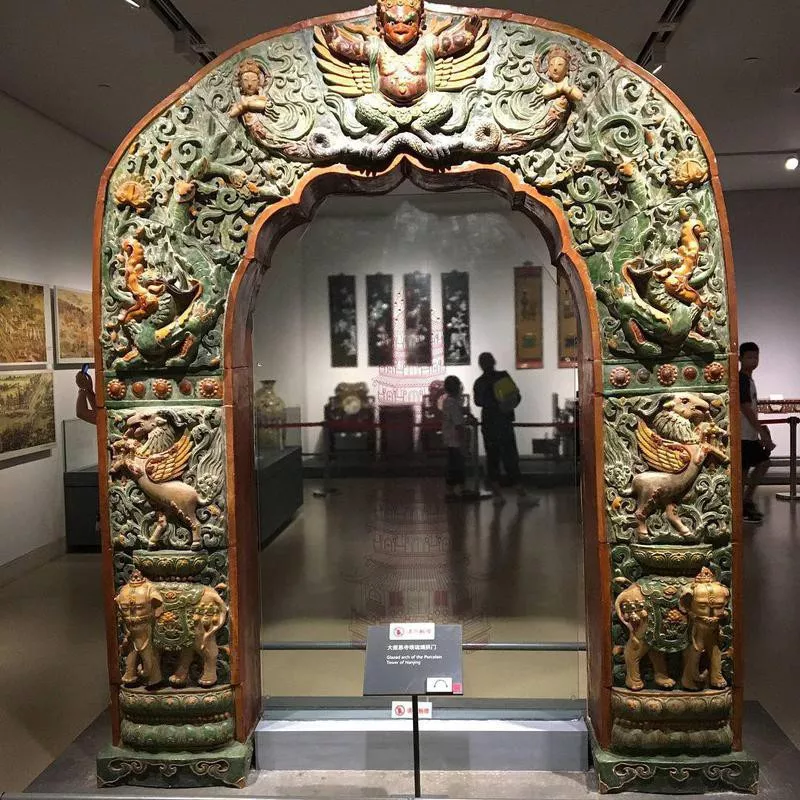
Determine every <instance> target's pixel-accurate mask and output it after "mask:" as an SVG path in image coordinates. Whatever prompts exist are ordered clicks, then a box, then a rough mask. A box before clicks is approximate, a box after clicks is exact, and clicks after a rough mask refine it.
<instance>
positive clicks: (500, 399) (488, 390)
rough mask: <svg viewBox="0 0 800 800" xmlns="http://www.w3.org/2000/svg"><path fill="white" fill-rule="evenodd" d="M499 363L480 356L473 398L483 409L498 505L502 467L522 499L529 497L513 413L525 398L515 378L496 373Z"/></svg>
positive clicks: (488, 460) (488, 465) (490, 474)
mask: <svg viewBox="0 0 800 800" xmlns="http://www.w3.org/2000/svg"><path fill="white" fill-rule="evenodd" d="M496 364H497V362H496V361H495V358H494V356H493V355H492V354H491V353H481V354H480V356H479V357H478V366H480V368H481V370H482V371H483V375H481V376H480V378H478V380H476V381H475V384H474V386H473V387H472V394H473V396H474V399H475V405H476V406H480V408H481V430H482V431H483V446H484V448H485V449H486V477H487V481H488V483H489V487H490V488H491V490H492V494H493V495H494V498H495V500H496V501H497V502H503V494H502V492H501V491H500V464H501V463H502V465H503V469H504V470H505V473H506V477H507V478H508V480H509V482H510V483H511V485H512V486H516V487H517V493H518V495H519V497H520V499H524V500H528V499H529V495H528V493H527V492H526V491H525V487H524V486H523V485H522V482H521V475H520V471H519V453H518V451H517V437H516V434H515V432H514V424H513V423H514V409H515V408H516V407H517V406H518V405H519V404H520V401H521V400H522V396H521V395H520V393H519V389H518V388H517V385H516V383H514V380H513V378H512V377H511V376H510V375H509V374H508V373H507V372H505V371H504V370H497V369H495V366H496Z"/></svg>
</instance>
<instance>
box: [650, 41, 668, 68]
mask: <svg viewBox="0 0 800 800" xmlns="http://www.w3.org/2000/svg"><path fill="white" fill-rule="evenodd" d="M666 63H667V43H666V42H653V46H652V47H651V48H650V71H651V72H652V73H653V75H657V74H658V73H659V72H661V70H662V69H663V68H664V64H666Z"/></svg>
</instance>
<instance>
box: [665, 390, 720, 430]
mask: <svg viewBox="0 0 800 800" xmlns="http://www.w3.org/2000/svg"><path fill="white" fill-rule="evenodd" d="M712 404H715V405H716V401H712V402H711V403H709V402H708V401H707V400H704V399H703V398H702V397H700V395H698V394H694V392H679V393H678V394H676V395H675V396H674V397H673V398H672V399H671V400H667V402H666V403H664V410H665V411H671V412H672V413H673V414H677V415H678V416H679V417H683V419H686V420H689V422H691V423H692V424H694V425H699V424H700V423H701V422H708V421H710V420H711V406H712Z"/></svg>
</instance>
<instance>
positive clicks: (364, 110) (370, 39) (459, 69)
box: [314, 0, 489, 157]
mask: <svg viewBox="0 0 800 800" xmlns="http://www.w3.org/2000/svg"><path fill="white" fill-rule="evenodd" d="M488 48H489V33H488V26H487V24H486V22H484V21H482V20H481V19H480V18H478V17H476V16H473V17H469V18H464V19H462V20H461V21H459V22H456V23H453V21H452V19H451V18H447V19H445V20H443V21H442V22H441V23H439V24H437V25H435V30H430V31H429V30H427V29H426V24H425V9H424V2H423V0H378V4H377V15H376V23H375V29H372V28H371V27H369V28H367V27H365V26H361V27H356V26H352V25H351V26H340V25H323V26H322V27H321V28H317V29H316V31H315V45H314V52H315V53H316V55H317V59H318V64H319V68H320V70H321V72H322V73H323V75H324V77H325V82H326V83H327V84H328V86H329V87H330V88H331V89H332V91H334V92H336V93H337V94H340V95H342V96H344V97H350V98H357V100H356V106H355V115H356V118H357V119H358V121H359V122H361V123H362V124H363V125H364V126H366V127H367V129H368V130H369V131H371V132H372V133H374V134H377V137H376V139H375V140H374V142H373V144H372V147H373V148H374V149H375V151H376V152H380V148H381V145H383V144H384V143H385V142H387V140H389V139H390V138H391V137H393V136H395V135H396V134H399V133H409V134H411V137H410V138H411V139H412V140H413V139H416V140H417V141H416V142H414V141H410V142H408V144H409V146H411V147H412V149H414V150H417V151H418V152H420V153H422V154H424V155H431V156H434V157H442V156H445V155H447V153H448V152H449V150H450V146H449V145H448V143H447V140H446V139H445V138H444V137H437V136H436V133H437V132H439V131H440V130H441V126H442V125H443V124H444V123H446V122H447V120H448V119H450V117H451V116H452V114H453V99H452V98H451V97H450V96H449V95H448V94H447V92H453V91H460V90H462V89H464V88H466V87H468V86H470V85H471V84H473V83H474V82H475V81H476V80H477V79H478V78H479V77H480V76H481V75H482V74H483V72H484V64H485V61H486V59H487V58H488V57H489V50H488Z"/></svg>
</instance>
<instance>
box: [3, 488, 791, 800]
mask: <svg viewBox="0 0 800 800" xmlns="http://www.w3.org/2000/svg"><path fill="white" fill-rule="evenodd" d="M313 488H314V487H313V485H309V486H308V487H307V495H306V503H305V506H304V509H303V511H302V513H301V514H300V515H299V516H298V518H297V519H296V520H295V521H294V522H293V523H292V524H291V525H290V526H289V527H288V528H287V529H286V530H285V531H284V532H283V533H282V534H281V535H280V536H279V537H278V538H277V539H276V540H275V541H274V542H273V543H272V544H271V545H270V546H269V547H268V548H267V549H266V550H264V551H263V552H262V554H261V575H262V598H263V620H262V638H263V639H265V640H267V641H273V642H275V641H289V640H295V641H311V640H324V641H343V640H358V639H361V638H363V635H364V632H365V630H366V627H367V625H369V624H373V623H376V622H379V621H385V620H388V619H397V618H400V617H403V618H418V619H430V618H433V619H434V620H436V621H439V622H445V621H456V622H460V623H461V624H462V625H463V626H464V635H465V639H466V640H468V641H476V642H485V641H492V642H499V641H506V642H508V641H581V640H582V639H583V636H584V633H583V619H584V614H583V605H584V597H583V589H582V558H581V553H582V546H581V538H580V531H579V524H578V513H579V512H578V507H577V506H578V504H577V497H576V494H575V492H574V490H568V489H555V490H548V491H547V492H542V493H541V495H540V500H541V502H540V504H539V505H538V506H536V507H531V508H521V507H520V506H519V505H518V504H517V502H516V500H515V498H514V497H513V496H511V495H510V496H509V498H508V502H506V504H505V505H503V506H495V505H494V504H492V503H490V502H483V503H480V504H474V505H463V506H462V505H448V504H445V503H444V502H443V501H442V497H441V491H442V487H441V485H440V482H439V481H437V480H434V479H419V480H415V479H404V480H399V479H398V480H386V481H378V480H349V481H342V482H340V483H339V485H338V488H339V492H338V493H337V494H335V495H332V496H329V497H327V498H325V499H320V498H315V497H313V496H312V492H311V490H312V489H313ZM774 491H775V490H774V488H773V487H768V488H764V489H762V490H761V493H760V497H759V502H760V503H761V505H762V507H763V508H764V510H765V511H766V512H767V516H766V519H765V521H764V523H763V524H761V525H759V526H752V525H751V526H748V527H747V528H746V541H745V548H744V555H745V609H744V614H745V618H746V624H745V630H746V633H747V639H746V642H745V647H746V677H745V681H746V686H747V691H746V696H747V698H748V699H750V700H757V701H759V702H760V703H761V704H762V705H763V707H764V708H765V709H766V711H767V712H768V713H769V714H770V715H771V716H772V718H773V719H774V720H775V721H776V722H777V723H778V724H779V725H780V727H781V728H782V729H783V731H784V732H785V733H786V735H787V736H788V737H789V739H790V740H791V741H792V742H793V743H794V745H796V746H800V698H799V697H798V694H797V692H796V688H795V684H794V681H793V679H794V673H795V670H796V664H797V662H798V658H800V646H799V645H798V643H799V642H800V586H798V581H797V577H796V575H797V572H796V568H795V560H794V555H795V553H794V548H795V547H798V544H799V540H800V526H798V521H797V511H796V509H794V508H793V507H791V506H789V505H788V504H785V503H780V502H778V501H776V500H775V499H774ZM0 631H2V633H0V671H1V672H0V674H2V680H0V791H2V790H5V791H21V790H22V789H24V788H25V787H26V786H27V785H28V784H29V783H30V782H31V781H32V780H33V779H34V778H35V777H36V776H37V775H38V774H39V773H40V772H41V771H42V770H43V769H45V768H46V767H47V766H48V764H50V763H51V762H52V761H53V760H54V759H55V758H56V757H57V756H59V754H60V753H62V751H64V750H65V749H66V748H67V746H68V745H69V743H70V742H71V741H72V740H73V739H74V738H75V737H76V736H77V735H78V734H79V733H80V732H81V731H82V730H83V729H84V728H86V727H87V726H88V725H89V724H90V723H91V722H92V721H93V720H94V719H95V718H96V717H97V716H98V715H99V714H100V713H101V712H102V711H103V709H104V707H105V706H106V703H107V697H108V689H107V682H106V681H107V678H106V669H105V646H104V637H103V615H102V608H101V605H100V557H99V556H95V555H70V556H64V557H62V558H60V559H58V560H56V561H53V562H51V563H49V564H47V565H45V566H43V567H41V568H40V569H37V570H35V571H33V572H31V573H29V574H28V575H26V576H24V577H23V578H21V579H19V580H17V581H16V582H14V583H12V584H9V585H7V586H5V587H3V588H2V589H0ZM362 668H363V653H360V652H333V653H331V652H328V653H315V652H280V653H276V652H268V653H265V654H264V655H263V676H264V677H263V685H264V692H265V694H270V695H273V696H276V695H306V696H308V695H337V696H360V694H361V680H362ZM465 689H466V691H467V695H468V696H469V697H495V698H502V697H515V698H577V697H582V696H584V695H585V659H584V658H583V657H582V656H579V655H578V654H575V653H553V654H550V653H548V654H536V655H534V654H517V653H489V652H486V653H472V654H469V655H467V656H466V658H465ZM481 785H483V784H481ZM486 786H487V787H489V788H488V789H487V791H486V792H484V791H482V790H481V789H480V787H479V786H478V784H475V785H474V787H473V789H470V790H469V791H467V790H466V789H464V788H459V789H457V790H455V791H456V793H457V794H460V795H462V796H474V797H482V796H483V797H488V796H492V795H497V796H499V794H502V793H498V792H497V791H491V790H490V789H491V786H492V783H491V780H489V781H488V783H487V784H486ZM276 789H277V787H275V788H274V789H273V792H276ZM287 789H288V786H287ZM289 793H294V792H292V791H291V790H290V791H289ZM333 793H335V792H333ZM443 793H446V794H451V795H452V793H453V792H452V791H450V790H443ZM298 794H299V792H298Z"/></svg>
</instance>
